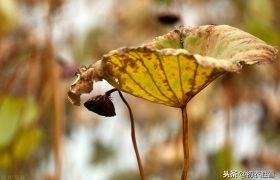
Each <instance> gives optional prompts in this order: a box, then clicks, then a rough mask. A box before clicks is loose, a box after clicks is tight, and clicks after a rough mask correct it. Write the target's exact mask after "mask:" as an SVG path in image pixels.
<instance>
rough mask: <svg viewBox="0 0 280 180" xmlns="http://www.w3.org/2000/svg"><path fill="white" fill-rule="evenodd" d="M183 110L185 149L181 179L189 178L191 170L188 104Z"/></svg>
mask: <svg viewBox="0 0 280 180" xmlns="http://www.w3.org/2000/svg"><path fill="white" fill-rule="evenodd" d="M181 111H182V122H183V151H184V165H183V171H182V176H181V180H187V179H188V171H189V142H188V141H189V140H188V138H189V137H188V133H189V132H188V116H187V106H186V105H185V106H183V107H181Z"/></svg>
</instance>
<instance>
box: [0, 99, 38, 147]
mask: <svg viewBox="0 0 280 180" xmlns="http://www.w3.org/2000/svg"><path fill="white" fill-rule="evenodd" d="M1 99H2V104H1V106H0V147H3V146H6V145H8V144H9V143H10V142H11V141H12V139H13V137H14V136H15V134H16V132H17V130H18V129H19V127H23V128H26V127H27V126H29V125H30V123H31V122H32V121H33V120H34V119H35V117H36V115H37V107H36V105H35V103H34V102H33V101H30V100H25V99H20V98H13V97H9V96H4V97H2V98H1Z"/></svg>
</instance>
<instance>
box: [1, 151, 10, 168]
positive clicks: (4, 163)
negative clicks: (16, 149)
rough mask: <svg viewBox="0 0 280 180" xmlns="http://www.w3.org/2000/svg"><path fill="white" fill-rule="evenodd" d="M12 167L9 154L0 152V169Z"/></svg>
mask: <svg viewBox="0 0 280 180" xmlns="http://www.w3.org/2000/svg"><path fill="white" fill-rule="evenodd" d="M11 165H12V158H11V155H10V154H9V152H1V154H0V167H1V168H4V169H7V168H9V167H11Z"/></svg>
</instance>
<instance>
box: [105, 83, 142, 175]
mask: <svg viewBox="0 0 280 180" xmlns="http://www.w3.org/2000/svg"><path fill="white" fill-rule="evenodd" d="M114 91H118V92H119V95H120V97H121V99H122V101H123V102H124V104H125V105H126V107H127V109H128V111H129V117H130V125H131V139H132V144H133V148H134V152H135V155H136V159H137V164H138V169H139V173H140V177H141V180H146V178H145V174H144V168H143V165H142V161H141V157H140V154H139V151H138V147H137V141H136V134H135V123H134V117H133V114H132V110H131V108H130V106H129V104H128V102H127V101H126V100H125V98H124V97H123V95H122V93H121V91H119V90H118V89H115V88H114V89H111V90H109V91H107V92H106V93H105V95H106V96H108V97H109V96H110V94H111V93H113V92H114Z"/></svg>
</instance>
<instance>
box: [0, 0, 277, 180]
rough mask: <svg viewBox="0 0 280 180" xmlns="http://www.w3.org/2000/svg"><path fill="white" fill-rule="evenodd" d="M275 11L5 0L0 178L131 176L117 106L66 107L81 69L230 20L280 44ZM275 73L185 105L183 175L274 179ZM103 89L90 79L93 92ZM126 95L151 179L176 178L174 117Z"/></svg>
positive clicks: (125, 130)
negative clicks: (177, 31) (105, 112)
mask: <svg viewBox="0 0 280 180" xmlns="http://www.w3.org/2000/svg"><path fill="white" fill-rule="evenodd" d="M279 9H280V1H276V0H246V1H244V0H228V1H224V0H142V1H137V0H118V1H113V0H79V1H75V0H40V1H38V0H21V1H19V0H9V1H7V0H0V82H1V83H0V177H6V176H7V175H22V176H24V177H25V179H67V180H68V179H85V180H87V179H98V180H103V179H104V180H107V179H111V180H129V179H133V180H135V179H138V178H139V177H138V172H137V167H136V165H137V164H136V160H135V157H134V153H133V148H132V144H131V141H130V129H129V128H130V125H129V120H128V114H127V111H126V109H125V107H124V106H123V104H122V103H121V102H120V99H119V98H118V97H117V96H113V101H114V104H115V106H116V112H117V116H116V117H113V118H102V117H99V116H97V115H95V114H93V113H92V112H89V111H87V110H86V109H85V108H83V107H74V106H72V105H71V104H70V103H69V102H68V101H67V98H66V92H67V89H68V87H69V86H70V84H71V82H72V81H73V75H74V73H75V71H76V69H77V67H79V66H80V65H89V64H91V63H94V62H95V61H97V60H98V59H99V58H100V57H101V56H102V55H103V54H105V53H106V52H108V51H109V50H112V49H115V48H118V47H121V46H137V45H140V44H142V43H144V42H147V41H149V40H151V39H152V38H154V37H155V36H159V35H162V34H165V33H167V32H168V31H170V30H172V29H174V26H178V25H180V24H183V25H185V26H199V25H203V24H228V25H232V26H235V27H238V28H240V29H243V30H245V31H247V32H249V33H252V34H253V35H255V36H257V37H259V38H260V39H263V40H264V41H266V42H267V43H269V44H272V45H275V46H279V45H280V13H279V12H278V11H279ZM279 71H280V64H279V61H278V60H276V61H275V63H273V64H271V65H264V66H254V67H253V68H252V67H250V68H244V69H243V70H242V72H241V73H240V74H226V75H224V76H223V77H222V78H219V79H218V80H216V81H215V83H213V84H212V85H210V86H209V87H207V88H206V89H205V90H204V91H202V92H201V93H200V94H199V95H198V96H197V97H195V98H194V99H193V100H192V101H191V102H190V104H189V107H188V111H189V117H190V134H191V135H190V138H191V139H190V141H191V152H190V153H191V166H190V179H197V180H207V179H221V178H222V173H223V171H224V170H231V169H235V170H255V169H262V170H273V171H275V172H276V173H279V172H280V155H279V154H280V140H279V139H280V138H279V137H280V136H279V135H280V133H279V132H280V86H279V83H280V75H279ZM110 88H111V86H110V85H108V84H107V83H106V82H101V83H97V84H96V86H95V90H94V94H101V93H104V92H105V91H107V90H109V89H110ZM91 95H92V94H91ZM91 95H89V96H85V97H83V98H84V99H86V98H88V97H90V96H91ZM127 99H128V101H129V102H130V105H131V107H132V109H133V111H134V114H135V119H136V121H137V124H136V125H137V135H138V142H139V149H140V153H141V155H142V158H143V160H144V167H145V171H146V175H147V177H148V179H179V177H180V171H181V167H182V158H183V157H182V150H181V149H182V147H181V117H180V116H179V115H180V113H179V112H178V111H177V110H176V109H173V108H169V107H165V106H162V105H156V104H153V103H150V102H147V101H144V100H141V99H139V98H135V97H132V96H129V95H127ZM278 177H279V176H278Z"/></svg>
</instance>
